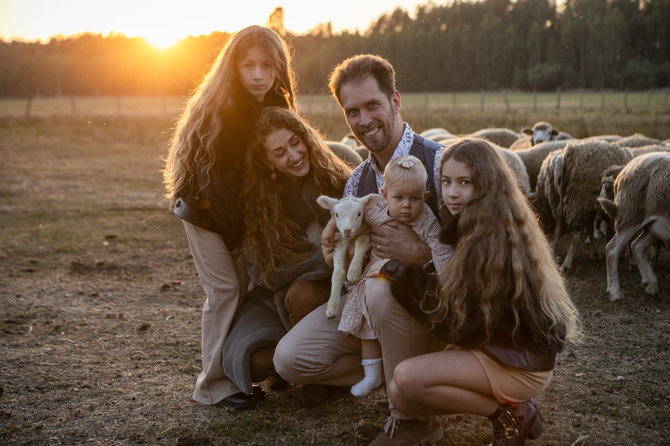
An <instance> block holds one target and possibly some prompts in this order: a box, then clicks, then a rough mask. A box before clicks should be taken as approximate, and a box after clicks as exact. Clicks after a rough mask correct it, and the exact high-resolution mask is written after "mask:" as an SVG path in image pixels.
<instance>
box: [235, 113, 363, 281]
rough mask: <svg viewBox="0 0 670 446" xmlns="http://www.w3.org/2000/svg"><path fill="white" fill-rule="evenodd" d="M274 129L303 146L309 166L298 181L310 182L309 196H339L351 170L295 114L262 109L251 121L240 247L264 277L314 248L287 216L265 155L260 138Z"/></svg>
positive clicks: (307, 124) (299, 204)
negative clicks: (253, 124)
mask: <svg viewBox="0 0 670 446" xmlns="http://www.w3.org/2000/svg"><path fill="white" fill-rule="evenodd" d="M279 129H288V130H290V131H291V132H294V133H295V134H296V135H298V137H300V139H301V140H302V142H303V143H304V144H305V146H306V147H307V150H308V153H309V166H310V169H309V173H308V174H307V176H306V178H304V183H303V184H306V183H307V182H311V183H312V184H314V189H315V190H314V193H315V197H314V199H316V197H318V196H319V195H328V196H331V197H339V196H341V195H342V191H343V190H344V185H345V184H346V182H347V180H348V178H349V176H350V174H351V168H350V167H349V166H348V165H347V164H346V163H345V162H344V161H342V160H341V159H340V158H338V157H337V156H335V155H334V154H333V152H332V151H331V150H330V149H329V148H328V146H327V145H326V144H325V143H324V141H323V138H322V137H321V136H320V135H319V133H318V131H317V130H315V129H314V128H312V127H311V126H310V125H309V123H308V122H307V121H305V120H304V119H303V118H301V117H300V116H299V115H298V114H297V113H296V112H294V111H292V110H288V109H285V108H280V107H266V108H265V109H263V111H262V112H261V115H260V117H259V119H258V123H257V125H256V136H255V142H254V143H253V144H252V145H251V148H250V150H249V151H248V152H247V161H246V169H247V176H246V178H247V180H246V182H245V186H244V192H243V202H244V214H245V229H246V234H245V237H244V251H245V254H246V256H247V259H248V260H249V261H251V262H252V263H254V264H255V265H257V266H258V267H259V268H260V270H261V271H262V273H263V276H264V277H267V274H269V273H270V272H271V271H273V270H274V269H276V268H277V267H278V266H280V265H289V264H291V263H293V262H295V261H297V260H299V259H300V258H302V257H303V256H305V255H306V254H307V253H308V252H311V251H313V250H314V246H313V245H312V244H311V243H310V242H309V241H308V240H307V239H306V237H305V234H304V228H300V227H298V225H297V224H296V223H295V222H293V221H292V220H290V219H288V218H287V210H286V209H284V205H285V203H284V202H283V200H282V198H281V192H282V191H281V186H280V183H279V181H277V179H276V177H277V174H276V173H275V172H274V169H273V167H272V166H271V165H270V164H269V163H268V161H267V157H266V155H265V147H264V146H263V141H264V140H265V137H266V136H267V135H268V134H270V133H271V132H272V131H274V130H279ZM273 178H274V179H273ZM295 206H303V204H302V203H296V204H295ZM315 206H316V205H315ZM324 212H325V211H324Z"/></svg>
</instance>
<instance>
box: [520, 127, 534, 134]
mask: <svg viewBox="0 0 670 446" xmlns="http://www.w3.org/2000/svg"><path fill="white" fill-rule="evenodd" d="M521 133H524V134H526V135H532V134H533V129H531V128H529V127H524V128H523V129H521Z"/></svg>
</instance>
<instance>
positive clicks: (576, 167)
mask: <svg viewBox="0 0 670 446" xmlns="http://www.w3.org/2000/svg"><path fill="white" fill-rule="evenodd" d="M562 153H563V154H562V158H563V169H562V174H561V175H560V188H561V189H560V197H559V198H560V203H559V206H560V211H558V212H556V213H555V214H556V215H557V216H558V219H557V222H556V230H555V231H554V238H555V239H554V240H553V243H552V245H553V246H554V247H555V246H556V244H557V242H558V240H557V238H558V237H560V236H561V234H562V233H564V232H565V233H568V232H572V239H571V243H570V248H569V249H568V252H567V254H566V256H565V259H564V260H563V264H562V265H561V271H567V270H569V269H570V268H572V261H573V258H574V255H575V253H576V250H577V248H578V246H579V245H580V243H581V241H582V239H583V237H584V236H585V235H586V234H591V233H592V231H593V228H594V226H595V223H596V221H597V216H598V215H597V214H598V212H599V210H600V205H599V204H598V202H597V200H596V199H597V198H598V195H599V193H600V189H601V173H602V172H603V171H604V170H605V169H606V168H607V167H609V166H611V165H614V164H626V163H627V162H628V161H630V159H631V156H630V153H629V152H628V151H626V150H624V148H622V147H619V146H616V145H614V144H611V143H608V142H605V141H588V142H579V141H577V142H571V143H569V144H568V145H567V146H566V147H565V149H563V152H562ZM592 247H593V249H594V253H595V252H596V251H595V249H596V247H595V244H592Z"/></svg>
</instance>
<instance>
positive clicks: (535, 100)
mask: <svg viewBox="0 0 670 446" xmlns="http://www.w3.org/2000/svg"><path fill="white" fill-rule="evenodd" d="M535 110H537V90H535V89H533V111H535Z"/></svg>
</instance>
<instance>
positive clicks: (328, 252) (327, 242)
mask: <svg viewBox="0 0 670 446" xmlns="http://www.w3.org/2000/svg"><path fill="white" fill-rule="evenodd" d="M339 236H340V234H339V233H338V232H337V226H336V225H335V219H334V218H332V217H331V218H330V220H328V223H327V224H326V227H325V228H323V231H321V253H322V254H323V260H324V261H325V262H326V263H327V264H328V265H329V266H331V267H332V266H333V253H334V252H335V245H336V243H337V240H339Z"/></svg>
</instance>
